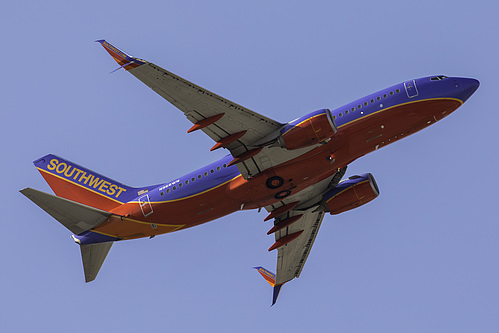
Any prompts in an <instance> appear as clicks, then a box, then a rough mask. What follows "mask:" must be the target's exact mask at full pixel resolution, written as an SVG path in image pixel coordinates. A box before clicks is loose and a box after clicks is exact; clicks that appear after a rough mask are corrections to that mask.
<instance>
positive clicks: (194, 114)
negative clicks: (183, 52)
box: [97, 40, 312, 178]
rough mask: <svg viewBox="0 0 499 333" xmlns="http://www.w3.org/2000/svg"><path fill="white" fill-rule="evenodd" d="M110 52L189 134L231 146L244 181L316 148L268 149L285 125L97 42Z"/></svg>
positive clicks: (217, 143)
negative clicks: (178, 115) (176, 112)
mask: <svg viewBox="0 0 499 333" xmlns="http://www.w3.org/2000/svg"><path fill="white" fill-rule="evenodd" d="M97 42H99V43H100V44H101V45H102V46H103V47H104V48H105V49H106V51H107V52H108V53H109V54H110V55H111V56H112V57H113V58H114V60H116V62H117V63H118V64H120V65H121V67H120V68H124V69H125V70H126V71H128V72H130V74H132V75H134V76H135V77H136V78H137V79H139V80H140V81H142V82H143V83H145V84H146V85H147V86H148V87H150V88H151V89H152V90H154V91H155V92H156V93H158V94H159V95H160V96H162V97H163V98H164V99H166V100H167V101H168V102H170V103H171V104H173V105H174V106H176V107H177V108H178V109H180V110H181V111H182V112H183V113H184V114H185V116H186V117H187V119H188V120H190V121H191V122H192V123H193V124H194V126H192V127H191V128H190V129H189V130H188V132H192V131H195V130H202V131H203V132H204V133H206V135H208V136H209V137H210V138H211V139H212V140H213V141H215V145H214V146H213V147H212V150H214V149H218V148H222V147H223V148H227V149H228V150H229V151H230V153H231V154H232V156H233V157H234V158H235V159H234V161H233V163H232V164H236V166H237V167H238V169H239V171H240V172H241V174H242V175H243V177H244V178H248V177H250V176H254V175H256V174H258V173H260V172H262V171H263V170H265V169H268V168H271V167H272V166H275V165H278V164H280V163H283V162H285V161H289V160H291V159H293V158H295V157H297V156H300V155H301V154H303V153H304V152H306V151H308V150H310V149H312V147H310V148H305V149H296V150H293V151H289V150H286V149H282V148H280V147H272V148H271V147H269V146H265V144H266V143H268V142H271V141H272V140H275V139H276V138H277V136H278V135H279V133H280V129H281V128H282V127H283V126H284V124H281V123H279V122H277V121H275V120H272V119H270V118H267V117H265V116H263V115H261V114H259V113H257V112H254V111H252V110H250V109H248V108H245V107H243V106H241V105H239V104H236V103H234V102H232V101H230V100H228V99H226V98H223V97H221V96H219V95H217V94H215V93H213V92H211V91H208V90H206V89H204V88H202V87H200V86H198V85H196V84H194V83H192V82H189V81H187V80H185V79H183V78H181V77H180V76H178V75H175V74H173V73H171V72H169V71H167V70H166V69H163V68H161V67H160V66H158V65H155V64H153V63H151V62H148V61H145V60H142V59H138V58H135V57H132V56H129V55H127V54H126V53H124V52H123V51H121V50H119V49H117V48H116V47H114V46H113V45H111V44H109V43H108V42H106V41H105V40H98V41H97Z"/></svg>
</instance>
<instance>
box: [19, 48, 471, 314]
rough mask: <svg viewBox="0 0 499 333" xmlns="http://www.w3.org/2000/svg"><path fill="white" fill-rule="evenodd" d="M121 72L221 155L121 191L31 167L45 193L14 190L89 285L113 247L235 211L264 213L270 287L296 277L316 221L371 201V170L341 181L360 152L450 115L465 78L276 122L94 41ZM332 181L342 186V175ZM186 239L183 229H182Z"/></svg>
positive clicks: (81, 170) (64, 168)
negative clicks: (76, 255)
mask: <svg viewBox="0 0 499 333" xmlns="http://www.w3.org/2000/svg"><path fill="white" fill-rule="evenodd" d="M98 42H99V43H100V44H101V45H102V46H103V47H104V48H105V49H106V51H107V52H108V53H109V54H110V55H111V56H112V57H113V58H114V60H116V62H117V63H118V64H119V65H120V67H119V68H123V69H124V70H125V71H127V72H129V73H130V74H132V75H133V76H135V77H136V78H137V79H139V80H140V81H142V82H143V83H144V84H146V85H147V86H149V87H150V88H151V89H152V90H154V91H155V92H156V93H158V94H159V95H160V96H161V97H163V98H164V99H166V100H167V101H168V102H170V103H171V104H173V105H174V106H175V107H177V108H178V109H179V110H180V111H182V112H183V113H184V115H185V116H186V118H187V120H189V121H190V122H191V123H192V124H193V126H192V127H190V128H189V129H188V130H187V132H188V133H191V132H193V131H203V132H204V133H205V134H206V135H207V136H208V137H209V139H211V140H213V142H214V145H213V147H212V148H211V150H215V149H220V148H224V149H227V150H228V152H229V154H228V155H227V156H225V157H224V158H222V159H221V160H218V161H216V162H214V163H211V164H209V165H207V166H206V167H204V168H201V169H199V170H196V171H194V172H191V173H188V174H186V175H185V176H183V177H180V178H177V179H173V180H171V181H168V182H166V183H160V184H158V185H153V186H145V187H130V186H126V185H124V184H122V183H120V182H117V181H115V180H113V179H110V178H107V177H105V176H102V175H100V174H98V173H96V172H94V171H91V170H89V169H87V168H85V167H83V166H80V165H77V164H75V163H73V162H70V161H67V160H65V159H64V158H62V157H59V156H56V155H51V154H50V155H46V156H43V157H41V158H39V159H37V160H36V161H34V164H35V167H36V168H37V169H38V170H39V172H40V173H41V174H42V176H43V177H44V178H45V180H46V181H47V183H48V184H49V185H50V187H51V188H52V190H53V191H54V192H55V194H56V195H55V196H54V195H51V194H48V193H44V192H41V191H38V190H35V189H31V188H25V189H23V190H21V193H22V194H24V195H25V196H26V197H28V198H29V199H31V200H32V201H33V202H34V203H35V204H37V205H38V206H40V207H41V208H42V209H43V210H45V211H46V212H47V213H49V214H50V215H51V216H52V217H54V218H55V219H56V220H57V221H59V222H60V223H61V224H62V225H63V226H65V227H66V228H67V229H69V230H70V231H71V232H72V233H73V236H72V237H73V239H74V241H75V242H76V243H77V244H79V246H80V249H81V255H82V261H83V268H84V274H85V280H86V282H89V281H92V280H94V279H95V278H96V276H97V273H98V272H99V270H100V268H101V266H102V264H103V262H104V260H105V258H106V256H107V254H108V252H109V250H110V249H111V246H112V245H113V243H114V242H117V241H123V240H128V239H136V238H143V237H154V236H157V235H161V234H165V233H169V232H174V231H177V230H182V229H187V228H191V227H194V226H197V225H200V224H203V223H206V222H209V221H212V220H215V219H217V218H219V217H222V216H225V215H228V214H231V213H234V212H236V211H239V210H248V209H261V208H264V209H265V210H267V211H268V215H267V217H265V219H264V220H265V221H268V220H272V221H273V223H272V225H271V226H270V227H269V231H268V233H267V234H268V235H273V237H275V243H274V244H273V245H272V246H270V248H269V249H268V251H273V250H276V251H277V266H276V272H275V274H274V273H272V272H270V271H268V270H266V269H264V268H262V267H255V268H256V269H257V270H258V272H260V274H262V276H263V277H264V278H265V279H266V280H267V281H268V282H269V283H270V284H271V285H272V286H273V288H274V292H273V299H272V304H274V303H275V302H276V300H277V296H278V294H279V291H280V289H281V287H282V285H283V284H284V283H286V282H288V281H290V280H292V279H294V278H295V277H299V276H300V274H301V271H302V269H303V266H304V264H305V261H306V260H307V257H308V255H309V253H310V250H311V248H312V245H313V243H314V240H315V237H316V236H317V233H318V232H319V228H320V226H321V222H322V220H323V218H324V216H325V215H326V213H330V214H333V215H334V214H340V213H342V212H345V211H348V210H351V209H354V208H357V207H359V206H362V205H364V204H366V203H368V202H370V201H371V200H373V199H375V198H376V197H377V196H378V195H379V190H378V186H377V184H376V182H375V180H374V177H373V176H372V175H371V174H370V173H366V174H362V175H355V176H350V177H348V178H346V179H343V178H344V176H345V172H346V169H347V166H348V165H349V164H350V163H352V162H353V161H355V160H356V159H358V158H359V157H361V156H363V155H365V154H367V153H370V152H373V151H376V150H378V149H380V148H382V147H385V146H387V145H389V144H391V143H393V142H395V141H397V140H400V139H402V138H405V137H407V136H409V135H411V134H413V133H415V132H417V131H420V130H422V129H423V128H425V127H428V126H430V125H432V124H434V123H436V122H438V121H440V120H442V119H443V118H445V117H447V116H448V115H450V114H451V113H452V112H454V111H455V110H456V109H457V108H459V107H460V106H461V105H462V104H463V103H464V102H465V101H466V100H467V99H468V98H469V97H470V96H471V95H472V94H473V93H474V92H475V90H476V89H477V88H478V85H479V82H478V81H477V80H475V79H470V78H460V77H447V76H444V75H436V76H431V77H423V78H419V79H414V80H408V81H405V82H402V83H399V84H396V85H394V86H392V87H389V88H386V89H383V90H381V91H378V92H376V93H374V94H371V95H367V96H365V97H363V98H361V99H358V100H356V101H353V102H351V103H349V104H347V105H344V106H342V107H339V108H337V109H334V110H332V111H331V110H329V109H321V110H317V111H313V112H310V113H308V114H306V115H304V116H302V117H300V118H298V119H295V120H292V121H290V122H287V123H281V122H278V121H276V120H273V119H270V118H268V117H266V116H263V115H261V114H259V113H257V112H255V111H252V110H249V109H247V108H245V107H244V106H241V105H239V104H237V103H234V102H232V101H230V100H228V99H226V98H223V97H221V96H219V95H217V94H214V93H212V92H210V91H208V90H206V89H204V88H202V87H200V86H198V85H196V84H194V83H192V82H189V81H187V80H185V79H183V78H181V77H180V76H178V75H176V74H173V73H171V72H169V71H167V70H165V69H163V68H161V67H159V66H158V65H155V64H153V63H151V62H148V61H145V60H142V59H139V58H135V57H132V56H130V55H128V54H126V53H124V52H122V51H121V50H119V49H117V48H116V47H114V46H112V45H111V44H109V43H108V42H106V41H105V40H99V41H98ZM342 179H343V180H342ZM186 237H188V236H187V234H186Z"/></svg>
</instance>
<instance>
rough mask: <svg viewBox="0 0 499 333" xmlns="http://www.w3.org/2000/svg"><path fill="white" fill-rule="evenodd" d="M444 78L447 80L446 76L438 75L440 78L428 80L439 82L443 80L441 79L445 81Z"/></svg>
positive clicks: (435, 77)
mask: <svg viewBox="0 0 499 333" xmlns="http://www.w3.org/2000/svg"><path fill="white" fill-rule="evenodd" d="M446 78H447V76H445V75H440V76H434V77H432V78H430V80H432V81H440V80H443V79H446Z"/></svg>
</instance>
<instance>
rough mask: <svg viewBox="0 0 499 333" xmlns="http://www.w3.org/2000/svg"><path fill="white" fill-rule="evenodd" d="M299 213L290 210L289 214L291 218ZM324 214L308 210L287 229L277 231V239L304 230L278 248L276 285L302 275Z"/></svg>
mask: <svg viewBox="0 0 499 333" xmlns="http://www.w3.org/2000/svg"><path fill="white" fill-rule="evenodd" d="M299 213H300V212H290V213H288V214H287V215H288V218H289V217H292V216H294V214H299ZM301 213H303V212H301ZM324 215H325V214H324V212H312V211H307V212H305V213H304V214H303V216H302V217H301V218H300V219H299V220H298V221H297V222H295V223H293V224H291V225H290V226H289V227H287V228H286V229H283V230H280V231H277V232H276V234H275V238H276V241H277V240H279V239H281V238H283V237H287V236H289V235H293V234H295V233H297V232H300V231H301V230H303V232H302V233H301V235H300V236H299V237H297V238H296V239H295V240H293V241H291V242H289V243H288V244H286V245H284V246H282V247H280V248H279V249H278V250H277V251H278V252H277V268H276V281H275V283H276V285H279V284H283V283H285V282H288V281H290V280H292V279H294V278H295V277H299V276H300V273H301V271H302V269H303V266H304V265H305V262H306V261H307V258H308V255H309V254H310V250H311V249H312V245H313V244H314V241H315V237H316V236H317V233H318V231H319V228H320V226H321V223H322V220H323V218H324Z"/></svg>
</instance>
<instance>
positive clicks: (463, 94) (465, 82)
mask: <svg viewBox="0 0 499 333" xmlns="http://www.w3.org/2000/svg"><path fill="white" fill-rule="evenodd" d="M459 83H460V86H461V87H460V89H459V90H461V91H460V94H459V95H460V96H459V97H460V99H461V100H462V101H463V102H466V100H467V99H468V98H470V97H471V95H473V93H474V92H475V91H476V90H477V89H478V86H480V82H479V81H478V80H475V79H470V78H460V79H459Z"/></svg>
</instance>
